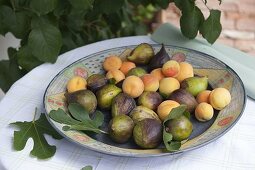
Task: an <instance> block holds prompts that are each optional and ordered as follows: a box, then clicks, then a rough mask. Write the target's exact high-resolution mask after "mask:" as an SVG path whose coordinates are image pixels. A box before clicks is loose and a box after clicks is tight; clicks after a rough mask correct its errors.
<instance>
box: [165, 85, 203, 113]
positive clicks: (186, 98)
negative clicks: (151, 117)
mask: <svg viewBox="0 0 255 170" xmlns="http://www.w3.org/2000/svg"><path fill="white" fill-rule="evenodd" d="M168 99H170V100H174V101H176V102H178V103H179V104H184V105H186V106H187V110H188V111H189V112H190V113H193V112H194V110H195V108H196V107H197V105H198V103H197V101H196V99H195V97H194V96H193V95H192V94H190V93H189V92H187V91H186V90H184V89H178V90H175V91H174V92H172V93H171V94H170V96H169V97H168Z"/></svg>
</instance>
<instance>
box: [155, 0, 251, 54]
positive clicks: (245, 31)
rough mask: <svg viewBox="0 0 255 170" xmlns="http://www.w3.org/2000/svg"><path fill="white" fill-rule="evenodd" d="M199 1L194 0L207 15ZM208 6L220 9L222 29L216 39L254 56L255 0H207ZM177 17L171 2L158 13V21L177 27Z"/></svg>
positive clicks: (176, 11) (204, 7)
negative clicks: (219, 1)
mask: <svg viewBox="0 0 255 170" xmlns="http://www.w3.org/2000/svg"><path fill="white" fill-rule="evenodd" d="M201 2H202V1H201V0H197V1H196V3H197V5H198V6H199V7H200V8H201V9H202V12H203V13H204V15H205V16H208V15H209V11H208V9H207V8H206V6H205V5H204V4H203V3H201ZM208 6H209V7H210V8H215V9H220V10H221V11H222V15H221V24H222V27H223V31H222V34H221V36H220V38H219V39H218V40H217V41H218V42H221V43H224V44H227V45H230V46H232V47H235V48H238V49H240V50H242V51H244V52H247V53H249V54H251V55H253V56H255V0H228V1H227V0H226V1H223V2H222V4H221V5H220V6H219V4H218V0H209V1H208ZM179 18H180V11H179V9H178V8H176V7H175V6H174V4H173V3H171V4H170V5H169V7H168V9H166V10H163V11H162V12H161V13H160V15H159V17H158V22H160V23H164V22H170V23H173V24H174V25H176V26H177V27H179Z"/></svg>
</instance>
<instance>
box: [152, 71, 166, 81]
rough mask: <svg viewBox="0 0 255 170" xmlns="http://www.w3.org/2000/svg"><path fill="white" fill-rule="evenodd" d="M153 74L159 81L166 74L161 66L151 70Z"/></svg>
mask: <svg viewBox="0 0 255 170" xmlns="http://www.w3.org/2000/svg"><path fill="white" fill-rule="evenodd" d="M151 75H153V76H155V77H156V78H157V79H158V81H160V80H161V79H163V78H164V77H165V76H164V74H163V73H162V69H161V68H157V69H154V70H152V71H151Z"/></svg>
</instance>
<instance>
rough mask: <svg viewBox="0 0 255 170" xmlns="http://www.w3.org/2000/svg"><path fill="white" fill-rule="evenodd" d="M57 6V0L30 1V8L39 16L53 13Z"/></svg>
mask: <svg viewBox="0 0 255 170" xmlns="http://www.w3.org/2000/svg"><path fill="white" fill-rule="evenodd" d="M60 3H61V2H60ZM57 4H58V0H31V2H30V8H31V9H32V10H34V11H35V12H36V13H38V14H39V15H44V14H47V13H49V12H51V11H53V10H54V9H55V8H56V6H57Z"/></svg>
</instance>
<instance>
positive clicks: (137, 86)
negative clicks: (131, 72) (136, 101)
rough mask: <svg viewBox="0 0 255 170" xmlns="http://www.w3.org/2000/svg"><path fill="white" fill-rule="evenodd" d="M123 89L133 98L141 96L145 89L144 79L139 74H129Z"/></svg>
mask: <svg viewBox="0 0 255 170" xmlns="http://www.w3.org/2000/svg"><path fill="white" fill-rule="evenodd" d="M122 90H123V92H124V93H126V94H128V95H130V96H131V97H133V98H136V97H139V96H140V95H141V94H142V93H143V91H144V84H143V81H142V80H141V78H139V77H137V76H128V77H127V78H126V79H125V80H124V81H123V84H122Z"/></svg>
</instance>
